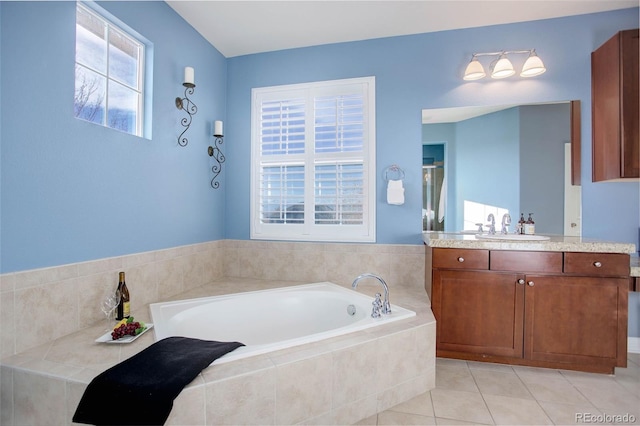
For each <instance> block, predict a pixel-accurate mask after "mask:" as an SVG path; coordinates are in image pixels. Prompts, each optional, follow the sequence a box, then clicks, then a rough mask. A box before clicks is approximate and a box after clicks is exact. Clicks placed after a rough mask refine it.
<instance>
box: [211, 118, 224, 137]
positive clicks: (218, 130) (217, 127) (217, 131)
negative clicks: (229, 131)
mask: <svg viewBox="0 0 640 426" xmlns="http://www.w3.org/2000/svg"><path fill="white" fill-rule="evenodd" d="M213 135H214V136H222V135H224V133H222V121H220V120H216V121H215V122H214V123H213Z"/></svg>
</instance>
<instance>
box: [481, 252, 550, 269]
mask: <svg viewBox="0 0 640 426" xmlns="http://www.w3.org/2000/svg"><path fill="white" fill-rule="evenodd" d="M490 259H491V262H490V265H491V270H492V271H513V272H545V273H550V272H553V273H561V272H562V253H561V252H549V251H500V250H492V251H491V256H490Z"/></svg>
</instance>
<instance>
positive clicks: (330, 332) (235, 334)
mask: <svg viewBox="0 0 640 426" xmlns="http://www.w3.org/2000/svg"><path fill="white" fill-rule="evenodd" d="M381 290H382V289H381V288H380V289H377V288H372V290H371V293H372V295H371V296H368V295H365V294H361V293H358V292H356V291H353V290H350V289H347V288H344V287H341V286H339V285H336V284H332V283H329V282H323V283H315V284H305V285H299V286H292V287H282V288H277V289H271V290H262V291H252V292H246V293H234V294H227V295H223V296H214V297H203V298H198V299H189V300H179V301H175V302H164V303H152V304H151V305H150V310H151V318H152V322H153V324H154V328H153V330H154V332H155V339H156V341H158V340H160V339H164V338H165V337H169V336H185V337H192V338H197V339H204V340H217V341H238V342H242V343H244V344H245V345H246V346H244V347H241V348H238V349H236V350H235V351H233V352H230V353H229V354H227V355H225V356H223V357H221V358H219V359H218V360H216V361H215V362H214V363H215V364H220V363H223V362H228V361H232V360H236V359H240V358H246V357H249V356H253V355H258V354H263V353H267V352H271V351H274V350H278V349H283V348H288V347H291V346H296V345H302V344H305V343H310V342H315V341H318V340H322V339H326V338H329V337H335V336H340V335H343V334H347V333H351V332H354V331H358V330H364V329H366V328H370V327H375V326H377V325H381V324H387V323H389V322H392V321H397V320H401V319H405V318H409V317H412V316H415V312H413V311H410V310H408V309H404V308H401V307H399V306H396V305H393V304H392V305H391V310H392V313H391V315H383V316H382V317H381V318H376V319H374V318H371V307H372V305H371V302H372V301H373V293H375V292H377V291H380V292H382V291H381ZM390 299H391V300H393V290H392V291H391V296H390ZM350 306H353V307H354V308H355V313H353V311H354V310H353V308H350Z"/></svg>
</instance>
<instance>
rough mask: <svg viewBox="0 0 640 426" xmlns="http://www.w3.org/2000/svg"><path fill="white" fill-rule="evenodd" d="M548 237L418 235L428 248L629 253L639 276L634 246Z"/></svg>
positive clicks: (638, 265) (565, 237) (633, 274)
mask: <svg viewBox="0 0 640 426" xmlns="http://www.w3.org/2000/svg"><path fill="white" fill-rule="evenodd" d="M548 237H549V239H548V240H544V241H498V240H484V239H478V238H476V236H475V235H474V234H465V233H455V232H423V233H422V240H423V241H424V243H425V244H426V245H428V246H429V247H439V248H466V249H485V250H522V251H572V252H587V253H622V254H630V255H631V265H630V272H631V273H630V275H631V276H632V277H640V258H639V257H638V255H637V252H636V246H635V244H630V243H617V242H613V241H602V240H594V239H589V238H582V237H569V236H566V235H548Z"/></svg>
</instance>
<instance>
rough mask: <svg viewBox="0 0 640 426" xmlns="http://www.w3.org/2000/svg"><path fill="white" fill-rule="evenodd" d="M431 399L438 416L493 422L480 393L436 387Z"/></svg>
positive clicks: (477, 421)
mask: <svg viewBox="0 0 640 426" xmlns="http://www.w3.org/2000/svg"><path fill="white" fill-rule="evenodd" d="M431 400H432V401H433V412H434V413H435V415H436V417H442V418H446V419H452V420H462V421H465V422H473V423H482V424H493V419H492V418H491V414H489V410H488V409H487V406H486V405H485V403H484V400H483V399H482V395H480V393H477V392H462V391H456V390H449V389H438V388H436V389H434V390H432V391H431Z"/></svg>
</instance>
